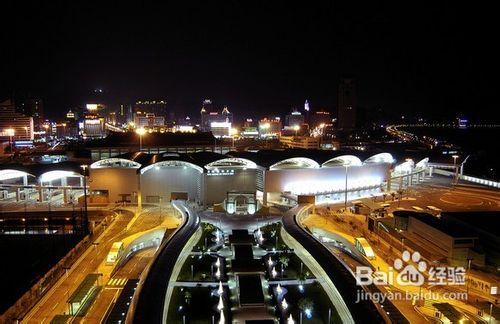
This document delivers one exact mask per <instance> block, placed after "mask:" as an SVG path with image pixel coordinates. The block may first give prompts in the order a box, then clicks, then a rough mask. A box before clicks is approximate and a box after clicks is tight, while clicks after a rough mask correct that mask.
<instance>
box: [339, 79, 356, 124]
mask: <svg viewBox="0 0 500 324" xmlns="http://www.w3.org/2000/svg"><path fill="white" fill-rule="evenodd" d="M356 106H357V98H356V83H355V80H354V79H353V78H342V79H341V80H340V84H339V89H338V124H337V125H338V128H339V129H343V130H350V129H354V128H356Z"/></svg>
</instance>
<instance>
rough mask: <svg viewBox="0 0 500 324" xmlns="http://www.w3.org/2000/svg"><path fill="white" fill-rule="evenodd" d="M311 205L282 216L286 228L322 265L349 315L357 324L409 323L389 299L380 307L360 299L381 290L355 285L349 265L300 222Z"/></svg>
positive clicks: (297, 207)
mask: <svg viewBox="0 0 500 324" xmlns="http://www.w3.org/2000/svg"><path fill="white" fill-rule="evenodd" d="M311 207H312V205H308V204H300V205H298V206H296V207H295V208H293V209H291V210H289V211H288V212H287V213H286V214H285V215H284V216H283V227H284V229H285V230H286V232H287V233H288V234H290V235H291V236H292V237H293V238H294V239H295V240H297V241H298V242H299V243H300V244H301V245H302V246H303V247H304V248H305V249H306V250H307V252H309V254H310V255H311V256H312V257H313V258H314V259H315V260H316V261H317V262H318V263H319V264H320V265H321V267H322V268H323V270H324V271H325V272H326V274H327V275H328V277H329V279H330V280H331V282H332V283H333V284H334V285H335V288H336V289H337V290H338V292H339V293H340V295H341V296H342V298H343V300H344V302H345V305H347V308H348V310H349V312H350V315H351V316H352V318H353V319H354V322H356V323H370V322H372V323H383V322H386V323H409V322H408V320H407V319H406V318H405V317H404V316H403V315H402V314H401V312H399V310H398V309H397V308H396V307H395V306H394V305H393V304H392V303H391V302H389V301H385V302H384V303H383V304H382V305H383V307H377V306H376V305H375V304H374V303H373V302H371V301H367V300H364V301H359V302H357V301H358V296H360V295H362V294H363V293H366V292H378V289H377V288H376V287H375V286H371V287H366V289H363V287H361V286H358V285H357V284H356V279H355V278H354V276H353V273H352V272H351V271H350V270H349V268H348V266H346V265H345V264H343V262H342V261H340V260H339V259H337V257H336V256H335V255H334V254H333V253H332V252H331V251H330V250H329V249H328V248H327V247H326V246H324V245H323V244H322V243H321V242H319V241H318V240H316V238H315V237H314V236H313V235H312V234H310V233H309V232H308V231H307V230H306V229H305V228H303V227H302V225H301V223H300V218H301V217H303V216H305V215H307V213H308V210H309V208H311Z"/></svg>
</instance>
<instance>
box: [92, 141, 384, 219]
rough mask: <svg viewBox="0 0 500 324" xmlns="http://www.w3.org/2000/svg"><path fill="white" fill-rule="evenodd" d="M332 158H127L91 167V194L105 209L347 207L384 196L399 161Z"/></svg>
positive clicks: (293, 153)
mask: <svg viewBox="0 0 500 324" xmlns="http://www.w3.org/2000/svg"><path fill="white" fill-rule="evenodd" d="M332 154H334V153H333V151H330V152H326V151H314V153H312V152H311V151H310V150H284V151H265V150H264V151H259V152H230V153H227V154H218V153H214V152H197V153H191V154H186V153H160V154H147V153H137V152H136V153H127V154H124V155H121V156H117V157H113V158H108V159H103V160H99V161H96V162H94V163H93V164H92V165H90V182H89V183H90V190H91V192H92V194H99V195H100V196H101V197H106V200H107V201H108V202H121V201H126V202H132V203H134V202H138V203H158V202H162V201H163V202H166V201H170V200H171V199H188V200H190V201H194V202H196V203H198V204H199V205H204V206H210V205H214V204H223V207H224V208H225V209H226V210H227V211H228V212H229V213H250V214H252V213H254V212H255V211H256V210H257V209H258V208H259V206H260V205H262V204H264V205H267V204H268V203H280V202H282V201H283V199H284V198H286V199H292V200H295V201H296V200H297V197H298V196H299V195H308V196H314V197H315V199H316V202H318V203H320V202H334V201H343V199H344V198H345V195H346V185H347V196H348V199H355V198H359V197H364V196H369V195H371V194H373V193H375V192H380V191H381V190H382V188H383V186H386V185H387V180H388V178H389V177H390V170H391V167H392V163H393V162H394V159H393V158H392V156H391V155H390V154H388V153H383V154H377V155H375V156H372V157H368V158H366V159H365V160H364V162H363V161H362V160H361V159H360V158H358V157H356V156H354V155H342V154H337V155H333V156H332Z"/></svg>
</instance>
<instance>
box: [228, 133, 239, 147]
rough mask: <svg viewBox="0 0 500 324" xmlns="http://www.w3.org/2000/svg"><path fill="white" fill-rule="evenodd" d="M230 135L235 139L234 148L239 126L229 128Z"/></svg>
mask: <svg viewBox="0 0 500 324" xmlns="http://www.w3.org/2000/svg"><path fill="white" fill-rule="evenodd" d="M229 135H231V138H232V140H233V148H234V137H235V136H236V135H238V129H237V128H231V129H230V130H229Z"/></svg>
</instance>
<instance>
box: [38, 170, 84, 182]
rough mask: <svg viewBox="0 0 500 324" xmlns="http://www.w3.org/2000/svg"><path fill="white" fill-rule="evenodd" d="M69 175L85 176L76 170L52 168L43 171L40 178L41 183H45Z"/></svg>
mask: <svg viewBox="0 0 500 324" xmlns="http://www.w3.org/2000/svg"><path fill="white" fill-rule="evenodd" d="M67 177H75V178H81V177H83V176H82V175H81V174H80V173H78V172H74V171H65V170H52V171H47V172H45V173H42V174H41V175H40V177H39V178H38V180H39V181H40V183H44V182H50V181H54V180H59V179H62V178H67Z"/></svg>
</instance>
